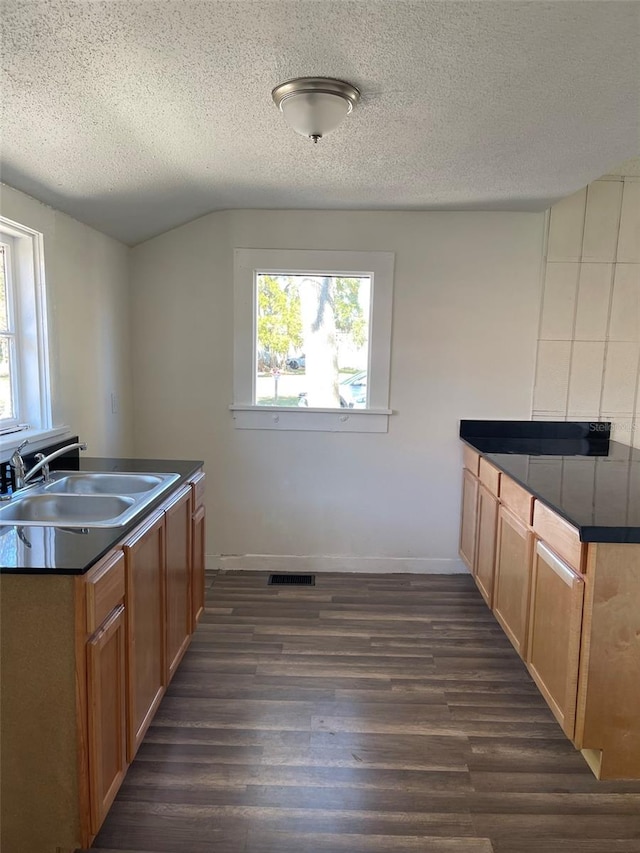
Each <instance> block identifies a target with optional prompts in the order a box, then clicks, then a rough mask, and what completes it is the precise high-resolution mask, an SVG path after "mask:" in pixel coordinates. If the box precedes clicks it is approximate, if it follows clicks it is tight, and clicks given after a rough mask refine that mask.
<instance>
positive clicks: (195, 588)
mask: <svg viewBox="0 0 640 853" xmlns="http://www.w3.org/2000/svg"><path fill="white" fill-rule="evenodd" d="M204 543H205V509H204V506H200V507H198V509H197V510H196V511H195V513H194V515H193V541H192V558H191V560H192V562H191V584H192V586H191V606H192V629H193V628H195V626H196V623H197V622H198V621H199V619H200V617H201V616H202V613H203V612H204V577H205V576H204V567H205V557H204Z"/></svg>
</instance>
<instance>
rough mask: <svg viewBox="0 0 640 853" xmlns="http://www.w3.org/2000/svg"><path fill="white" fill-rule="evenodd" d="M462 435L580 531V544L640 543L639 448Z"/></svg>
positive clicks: (556, 439)
mask: <svg viewBox="0 0 640 853" xmlns="http://www.w3.org/2000/svg"><path fill="white" fill-rule="evenodd" d="M463 423H465V422H463ZM468 423H471V422H468ZM567 426H570V425H567ZM598 426H600V425H598ZM460 432H461V438H462V440H463V441H464V442H465V443H466V444H468V445H469V446H470V447H472V448H473V449H474V450H477V451H478V452H479V453H480V454H481V455H482V456H484V457H486V459H488V460H489V462H491V463H493V464H494V465H495V466H496V468H499V469H500V470H501V471H504V473H505V474H508V475H509V477H511V478H512V479H513V480H515V481H516V482H517V483H519V484H520V485H521V486H523V487H524V488H525V489H526V490H527V491H529V492H531V493H532V494H533V495H535V497H536V498H538V500H540V501H542V503H544V504H546V505H547V506H548V507H550V508H551V509H553V510H554V511H555V512H557V513H558V515H561V516H562V517H563V518H565V519H566V520H567V521H568V522H569V523H570V524H572V525H573V526H574V527H576V528H577V529H578V531H579V533H580V539H581V541H582V542H627V543H640V450H638V449H636V448H633V447H628V446H627V445H625V444H620V443H618V442H615V441H608V440H604V441H603V440H591V441H590V440H589V439H588V437H584V436H583V437H579V436H576V435H573V436H572V437H570V438H563V437H562V436H561V435H557V436H554V437H536V436H535V435H530V436H526V435H521V436H518V437H509V436H505V435H489V434H486V435H470V434H468V433H469V431H468V430H467V431H466V433H467V434H464V433H465V430H464V429H463V428H462V427H461V430H460ZM475 432H479V430H475ZM487 432H489V431H487Z"/></svg>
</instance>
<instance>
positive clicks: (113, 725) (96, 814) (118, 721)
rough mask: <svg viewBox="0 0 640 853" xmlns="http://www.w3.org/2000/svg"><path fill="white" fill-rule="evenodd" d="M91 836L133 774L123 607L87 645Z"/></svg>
mask: <svg viewBox="0 0 640 853" xmlns="http://www.w3.org/2000/svg"><path fill="white" fill-rule="evenodd" d="M87 693H88V706H89V707H88V722H89V792H90V803H91V832H92V833H93V834H95V833H97V832H98V830H99V829H100V826H101V825H102V821H103V820H104V817H105V815H106V813H107V812H108V810H109V808H110V806H111V803H112V802H113V798H114V797H115V795H116V793H117V791H118V788H119V787H120V785H121V783H122V780H123V779H124V775H125V773H126V770H127V759H126V745H127V733H126V704H125V694H126V674H125V619H124V607H123V606H122V605H120V606H119V607H118V608H116V610H114V611H113V613H112V614H111V615H110V616H109V617H108V618H107V620H106V622H105V623H104V625H103V626H102V627H101V628H99V629H98V631H97V633H96V634H95V635H94V636H93V637H92V638H91V639H90V640H89V642H88V643H87Z"/></svg>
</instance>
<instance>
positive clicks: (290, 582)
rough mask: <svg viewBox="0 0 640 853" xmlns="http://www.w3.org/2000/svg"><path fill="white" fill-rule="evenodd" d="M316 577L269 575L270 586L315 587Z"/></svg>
mask: <svg viewBox="0 0 640 853" xmlns="http://www.w3.org/2000/svg"><path fill="white" fill-rule="evenodd" d="M315 585H316V576H315V575H269V586H315Z"/></svg>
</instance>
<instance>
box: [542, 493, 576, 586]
mask: <svg viewBox="0 0 640 853" xmlns="http://www.w3.org/2000/svg"><path fill="white" fill-rule="evenodd" d="M533 529H534V530H535V532H536V533H537V535H538V536H539V538H540V539H542V541H543V542H544V543H545V544H546V545H548V546H549V548H551V549H552V551H555V552H556V554H558V556H559V557H562V559H563V560H565V561H566V562H567V563H568V564H569V566H571V568H572V569H575V570H576V571H577V572H581V571H582V568H583V563H584V546H583V544H582V542H581V541H580V534H579V533H578V531H577V530H576V528H575V527H573V526H572V525H571V524H569V522H568V521H565V520H564V518H560V516H559V515H558V514H557V513H556V512H554V511H553V510H552V509H549V507H548V506H545V505H544V504H542V503H540V501H536V505H535V508H534V511H533Z"/></svg>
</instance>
